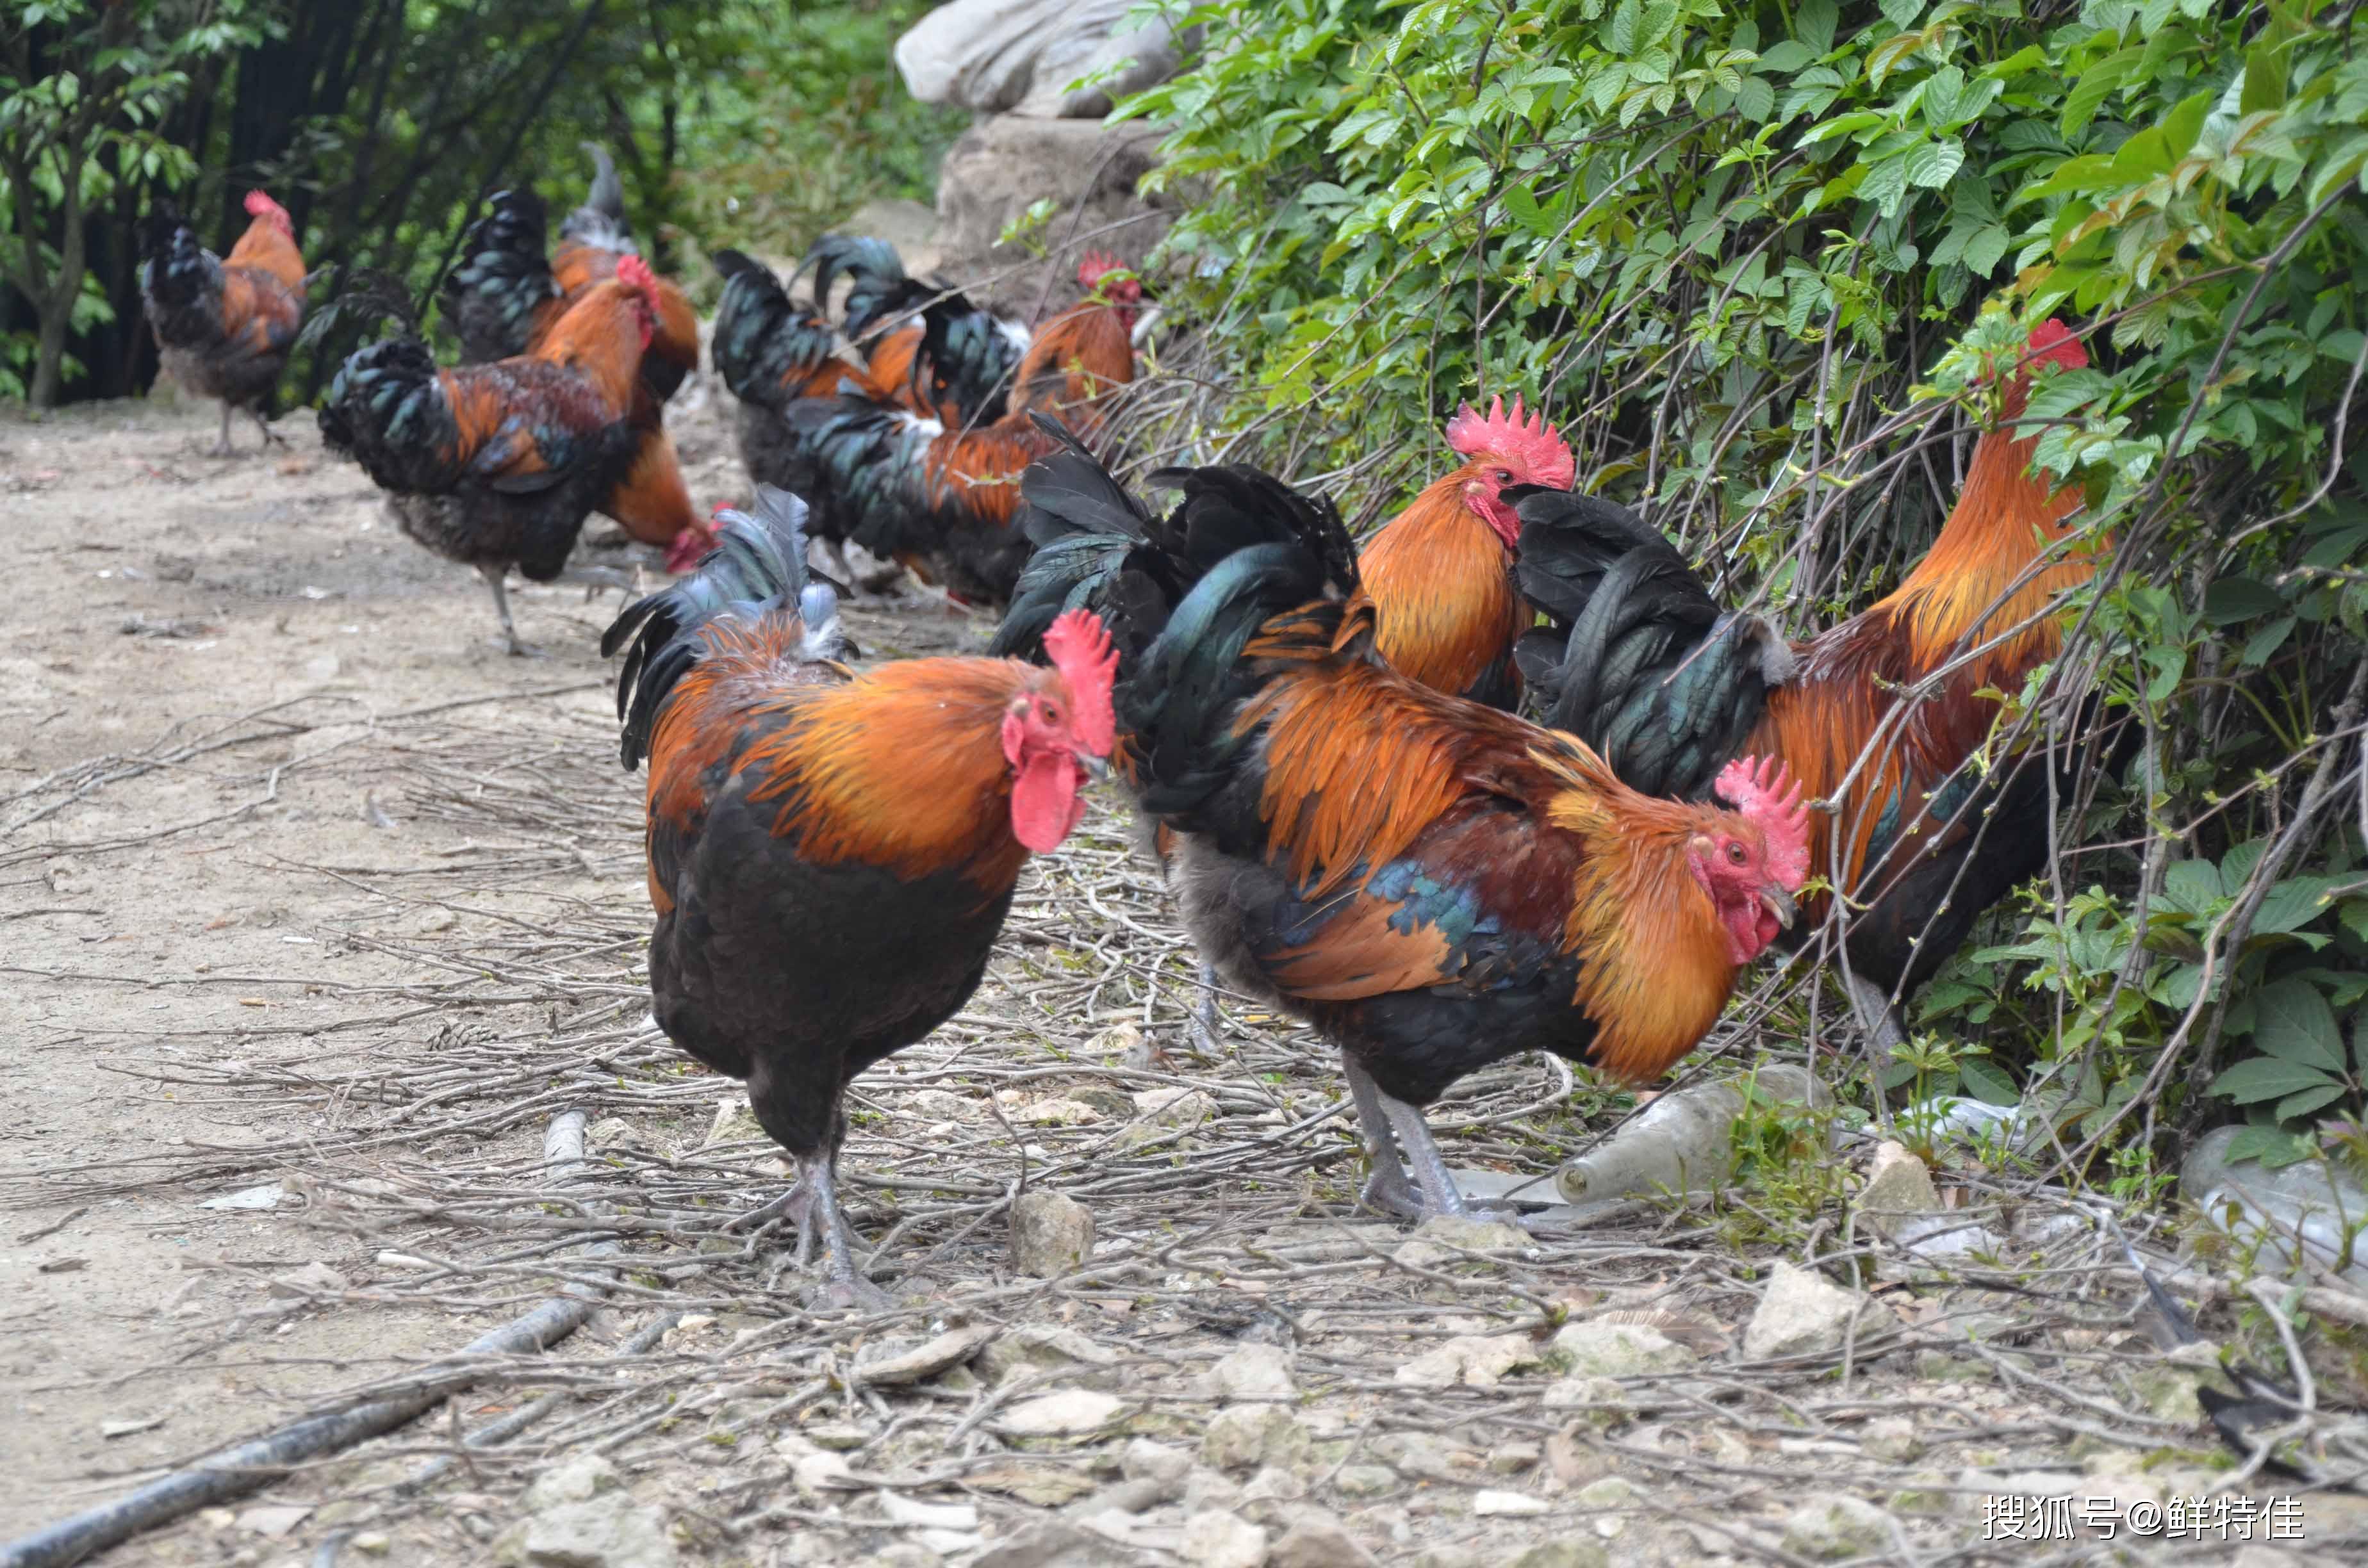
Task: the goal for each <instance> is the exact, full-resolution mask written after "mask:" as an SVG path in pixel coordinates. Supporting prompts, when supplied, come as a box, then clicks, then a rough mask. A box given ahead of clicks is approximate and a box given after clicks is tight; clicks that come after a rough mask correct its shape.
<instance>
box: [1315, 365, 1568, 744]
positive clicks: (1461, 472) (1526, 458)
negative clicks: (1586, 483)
mask: <svg viewBox="0 0 2368 1568" xmlns="http://www.w3.org/2000/svg"><path fill="white" fill-rule="evenodd" d="M1447 444H1448V446H1449V447H1450V448H1451V449H1453V450H1454V451H1455V452H1456V453H1457V454H1458V455H1459V456H1461V457H1463V459H1464V463H1463V467H1461V468H1458V469H1456V470H1455V471H1454V472H1452V473H1448V474H1444V475H1441V476H1440V478H1439V479H1437V480H1434V481H1433V482H1432V483H1430V484H1429V486H1428V487H1427V488H1426V489H1425V490H1424V491H1423V493H1422V494H1419V495H1417V496H1416V497H1415V498H1414V500H1413V501H1412V502H1411V503H1410V504H1409V505H1408V506H1406V510H1405V511H1403V512H1400V513H1399V514H1398V515H1397V516H1396V517H1393V518H1391V519H1390V520H1389V521H1388V522H1387V523H1385V524H1383V526H1382V527H1381V528H1380V529H1378V530H1377V531H1376V532H1375V533H1374V534H1373V536H1372V538H1371V539H1369V540H1366V541H1365V547H1364V550H1363V551H1362V552H1361V553H1360V554H1359V555H1358V557H1357V572H1358V574H1359V575H1360V577H1362V578H1363V579H1364V584H1365V593H1366V595H1367V596H1368V597H1371V598H1372V601H1373V610H1374V627H1375V633H1374V636H1375V646H1376V647H1377V648H1379V649H1380V651H1381V654H1382V656H1383V658H1385V659H1387V660H1389V662H1390V663H1391V664H1392V665H1395V666H1396V667H1397V669H1398V670H1399V671H1400V673H1402V674H1405V675H1407V676H1412V677H1413V678H1415V679H1416V680H1418V681H1420V682H1422V683H1423V684H1424V685H1425V686H1428V687H1435V688H1437V689H1438V690H1440V691H1446V692H1452V693H1454V694H1455V695H1456V696H1459V697H1468V698H1470V699H1473V700H1474V701H1475V702H1485V703H1487V704H1488V705H1489V706H1490V707H1492V708H1505V709H1513V708H1518V707H1519V706H1520V699H1521V676H1520V667H1519V666H1518V665H1516V664H1515V662H1514V658H1513V648H1514V645H1515V643H1516V642H1519V641H1520V636H1521V634H1522V633H1523V632H1525V631H1529V630H1530V628H1531V626H1532V625H1534V624H1535V623H1536V620H1537V615H1536V612H1535V611H1534V610H1532V609H1531V608H1530V607H1529V605H1528V604H1526V603H1524V602H1523V601H1522V598H1521V596H1520V591H1519V590H1518V589H1517V588H1516V586H1515V585H1514V582H1513V560H1514V556H1515V554H1516V552H1517V551H1518V549H1519V547H1520V537H1521V523H1520V518H1519V517H1515V516H1514V515H1513V507H1512V504H1511V503H1510V502H1508V501H1507V500H1506V499H1505V498H1504V492H1505V491H1507V490H1508V489H1510V488H1512V487H1513V486H1515V485H1531V484H1535V485H1544V486H1547V487H1548V488H1550V489H1554V490H1568V489H1569V488H1570V482H1571V479H1572V477H1573V475H1574V472H1575V470H1576V464H1575V463H1574V462H1573V460H1572V458H1571V451H1570V448H1569V446H1568V445H1567V444H1566V443H1565V441H1564V440H1563V438H1562V435H1561V433H1560V432H1559V431H1557V430H1555V429H1554V426H1550V425H1548V424H1547V423H1546V421H1545V415H1543V414H1537V415H1527V416H1524V415H1523V412H1522V408H1521V400H1520V397H1519V396H1516V397H1515V398H1514V399H1513V407H1512V412H1511V413H1509V414H1508V413H1507V412H1506V410H1505V400H1504V399H1503V398H1501V397H1500V398H1498V399H1497V401H1496V402H1495V403H1493V404H1491V405H1490V407H1489V409H1488V412H1487V414H1486V415H1481V414H1479V413H1477V412H1475V411H1474V409H1473V407H1472V405H1471V404H1470V403H1465V404H1464V405H1463V407H1462V408H1461V409H1459V410H1457V412H1456V415H1455V417H1454V418H1452V419H1451V420H1449V421H1448V422H1447Z"/></svg>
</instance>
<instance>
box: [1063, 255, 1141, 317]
mask: <svg viewBox="0 0 2368 1568" xmlns="http://www.w3.org/2000/svg"><path fill="white" fill-rule="evenodd" d="M1132 271H1133V268H1132V267H1128V266H1127V264H1126V263H1125V262H1123V261H1121V260H1120V259H1119V258H1118V257H1117V256H1113V255H1111V254H1110V252H1109V251H1106V250H1089V251H1087V253H1086V254H1085V255H1084V256H1081V257H1079V258H1078V260H1077V287H1078V288H1080V289H1085V290H1093V289H1097V288H1099V287H1100V286H1101V281H1102V279H1103V278H1108V277H1109V276H1110V274H1111V273H1113V272H1132ZM1108 298H1110V299H1111V300H1114V301H1117V302H1119V303H1120V304H1131V303H1133V301H1137V300H1140V299H1142V298H1143V283H1142V281H1141V280H1140V279H1138V278H1119V279H1117V280H1116V281H1115V282H1113V283H1111V284H1110V290H1109V292H1108Z"/></svg>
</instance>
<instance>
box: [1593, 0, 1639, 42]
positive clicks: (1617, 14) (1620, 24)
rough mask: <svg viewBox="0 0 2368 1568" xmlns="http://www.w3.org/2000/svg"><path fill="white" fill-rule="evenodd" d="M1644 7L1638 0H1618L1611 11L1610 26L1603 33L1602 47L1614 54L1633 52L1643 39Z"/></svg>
mask: <svg viewBox="0 0 2368 1568" xmlns="http://www.w3.org/2000/svg"><path fill="white" fill-rule="evenodd" d="M1644 14H1645V12H1644V7H1643V6H1641V5H1640V4H1638V0H1620V4H1619V5H1618V6H1616V7H1614V8H1613V10H1612V13H1611V27H1610V28H1606V29H1605V31H1604V34H1603V44H1604V47H1605V48H1607V49H1609V50H1610V51H1611V52H1612V53H1614V54H1634V53H1635V52H1636V46H1637V44H1638V43H1640V42H1642V41H1643V40H1642V39H1641V37H1640V36H1639V35H1640V34H1641V32H1642V30H1643V23H1644Z"/></svg>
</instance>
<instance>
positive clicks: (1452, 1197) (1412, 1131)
mask: <svg viewBox="0 0 2368 1568" xmlns="http://www.w3.org/2000/svg"><path fill="white" fill-rule="evenodd" d="M1375 1092H1376V1093H1379V1091H1378V1090H1376V1091H1375ZM1381 1101H1382V1109H1383V1112H1385V1113H1386V1114H1387V1115H1388V1117H1389V1119H1390V1125H1391V1126H1393V1127H1395V1128H1396V1129H1397V1133H1398V1142H1401V1143H1403V1144H1405V1145H1406V1159H1407V1161H1408V1162H1409V1163H1410V1164H1411V1165H1413V1166H1414V1179H1415V1181H1416V1183H1417V1185H1419V1186H1420V1187H1421V1188H1422V1200H1423V1204H1424V1207H1425V1208H1427V1209H1428V1210H1429V1211H1430V1212H1431V1213H1433V1214H1469V1213H1471V1212H1472V1206H1471V1205H1470V1204H1469V1203H1466V1202H1464V1201H1463V1194H1462V1193H1461V1192H1458V1191H1457V1190H1455V1178H1454V1177H1453V1176H1451V1175H1449V1174H1448V1169H1447V1162H1446V1160H1445V1159H1443V1158H1441V1157H1440V1153H1439V1145H1438V1144H1437V1143H1435V1142H1431V1137H1430V1126H1429V1123H1428V1122H1426V1121H1424V1120H1423V1119H1422V1112H1421V1111H1420V1110H1418V1109H1417V1108H1415V1107H1413V1106H1410V1105H1408V1104H1406V1102H1405V1101H1404V1100H1398V1099H1392V1098H1391V1097H1390V1096H1387V1095H1382V1096H1381Z"/></svg>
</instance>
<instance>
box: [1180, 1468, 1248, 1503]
mask: <svg viewBox="0 0 2368 1568" xmlns="http://www.w3.org/2000/svg"><path fill="white" fill-rule="evenodd" d="M1241 1500H1242V1487H1241V1483H1239V1482H1237V1481H1235V1480H1233V1479H1232V1478H1231V1477H1229V1476H1226V1475H1224V1474H1223V1473H1221V1472H1219V1471H1213V1470H1211V1469H1210V1468H1209V1467H1208V1466H1206V1465H1198V1464H1196V1465H1194V1466H1193V1467H1192V1470H1191V1472H1190V1474H1188V1475H1186V1476H1185V1477H1184V1512H1185V1513H1186V1514H1188V1515H1189V1514H1198V1513H1202V1512H1205V1511H1207V1510H1209V1509H1212V1508H1230V1507H1232V1506H1234V1505H1235V1504H1236V1503H1238V1502H1240V1501H1241Z"/></svg>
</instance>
